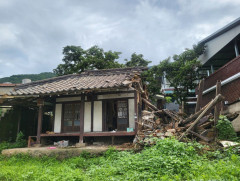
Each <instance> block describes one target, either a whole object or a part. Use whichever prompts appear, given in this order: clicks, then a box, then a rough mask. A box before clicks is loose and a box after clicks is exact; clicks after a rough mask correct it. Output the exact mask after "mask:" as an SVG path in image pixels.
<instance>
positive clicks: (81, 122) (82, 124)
mask: <svg viewBox="0 0 240 181" xmlns="http://www.w3.org/2000/svg"><path fill="white" fill-rule="evenodd" d="M84 100H85V96H84V95H82V96H81V106H80V137H79V143H83V133H84Z"/></svg>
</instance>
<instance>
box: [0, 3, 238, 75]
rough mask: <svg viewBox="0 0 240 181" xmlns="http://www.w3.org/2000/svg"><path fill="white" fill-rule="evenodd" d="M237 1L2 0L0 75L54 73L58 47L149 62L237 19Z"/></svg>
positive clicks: (60, 58)
mask: <svg viewBox="0 0 240 181" xmlns="http://www.w3.org/2000/svg"><path fill="white" fill-rule="evenodd" d="M239 7H240V1H239V0H201V1H200V0H171V1H170V0H92V1H91V0H85V1H84V0H34V1H32V0H0V77H5V76H10V75H13V74H29V73H40V72H49V71H52V70H53V69H54V68H56V66H57V65H58V64H59V63H61V60H62V49H63V47H64V46H66V45H78V46H82V47H83V48H84V49H87V48H90V47H91V46H93V45H98V46H99V47H101V48H103V49H104V50H105V51H108V50H113V51H120V52H122V55H121V61H123V59H125V58H129V57H130V56H131V54H132V53H134V52H136V53H138V54H140V53H141V54H143V55H144V57H145V58H146V59H148V60H151V61H152V62H153V64H157V63H159V62H160V61H161V60H163V59H165V58H167V57H169V56H172V55H173V54H179V53H181V52H182V51H183V50H184V48H191V47H192V45H193V44H196V43H197V42H198V41H200V40H201V39H203V38H205V37H206V36H208V35H210V34H211V33H213V32H214V31H216V30H218V29H219V28H221V27H223V26H224V25H226V24H228V23H229V22H231V21H233V20H234V19H236V18H238V17H239Z"/></svg>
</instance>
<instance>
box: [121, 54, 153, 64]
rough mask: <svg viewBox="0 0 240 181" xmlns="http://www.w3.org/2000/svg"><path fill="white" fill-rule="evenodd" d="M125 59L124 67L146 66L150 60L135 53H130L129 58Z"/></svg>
mask: <svg viewBox="0 0 240 181" xmlns="http://www.w3.org/2000/svg"><path fill="white" fill-rule="evenodd" d="M125 61H126V63H125V66H126V67H139V66H140V67H147V66H148V64H149V63H151V61H148V60H146V59H144V58H143V55H142V54H136V53H133V54H132V56H131V60H128V59H125Z"/></svg>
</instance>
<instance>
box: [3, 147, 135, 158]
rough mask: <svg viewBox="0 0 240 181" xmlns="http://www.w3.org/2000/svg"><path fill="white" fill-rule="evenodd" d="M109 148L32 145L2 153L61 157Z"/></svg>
mask: <svg viewBox="0 0 240 181" xmlns="http://www.w3.org/2000/svg"><path fill="white" fill-rule="evenodd" d="M113 147H114V148H115V149H116V150H119V151H125V150H131V149H132V148H130V147H126V146H113ZM108 149H109V146H106V145H97V146H85V147H81V148H76V147H67V148H58V147H55V148H54V147H31V148H14V149H6V150H3V151H2V155H5V156H13V155H16V154H29V155H31V156H33V157H42V156H53V157H57V158H59V159H64V158H69V157H74V156H79V155H80V154H81V153H82V152H88V153H90V154H97V155H98V154H102V153H104V152H105V151H107V150H108Z"/></svg>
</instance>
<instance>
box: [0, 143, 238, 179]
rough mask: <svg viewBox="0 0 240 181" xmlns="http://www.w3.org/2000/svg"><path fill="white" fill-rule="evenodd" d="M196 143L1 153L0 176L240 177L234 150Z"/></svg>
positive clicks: (5, 177) (111, 177)
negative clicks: (66, 154)
mask: <svg viewBox="0 0 240 181" xmlns="http://www.w3.org/2000/svg"><path fill="white" fill-rule="evenodd" d="M200 150H202V147H201V146H200V145H198V144H196V143H194V144H192V143H191V144H187V143H181V142H178V141H177V140H175V139H165V140H161V141H157V143H156V145H155V146H152V147H146V148H145V149H144V150H143V151H142V152H140V153H134V152H127V151H122V152H118V151H115V150H114V149H109V150H108V151H107V152H106V153H105V154H104V155H102V156H92V155H90V154H88V153H83V154H82V155H81V156H79V157H73V158H69V159H65V160H57V159H55V158H47V157H44V158H32V157H30V156H27V155H17V156H14V157H10V158H8V157H3V156H0V180H44V181H45V180H239V178H240V157H239V156H238V155H237V154H234V150H230V151H228V152H225V153H221V152H219V151H217V152H212V153H203V152H201V153H202V154H201V155H200V154H199V151H200Z"/></svg>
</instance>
